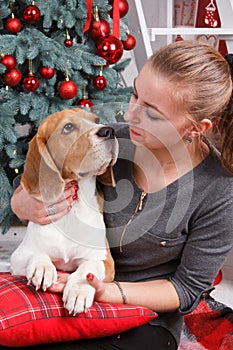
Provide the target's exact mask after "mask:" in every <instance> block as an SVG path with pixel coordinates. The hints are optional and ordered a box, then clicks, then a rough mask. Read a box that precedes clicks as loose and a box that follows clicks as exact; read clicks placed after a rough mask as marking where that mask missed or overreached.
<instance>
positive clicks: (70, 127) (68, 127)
mask: <svg viewBox="0 0 233 350" xmlns="http://www.w3.org/2000/svg"><path fill="white" fill-rule="evenodd" d="M75 129H76V127H75V125H74V124H72V123H67V124H66V125H65V126H64V127H63V129H62V134H69V133H71V132H72V131H74V130H75Z"/></svg>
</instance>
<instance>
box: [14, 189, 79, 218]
mask: <svg viewBox="0 0 233 350" xmlns="http://www.w3.org/2000/svg"><path fill="white" fill-rule="evenodd" d="M76 193H77V187H75V185H74V184H73V183H71V182H69V183H68V184H67V185H66V189H65V191H64V194H62V196H61V197H60V198H59V199H58V201H57V202H56V203H54V204H53V207H54V209H55V213H54V214H53V215H48V211H47V207H46V205H45V204H44V203H43V202H42V201H39V200H38V199H36V198H33V197H32V196H30V195H29V194H28V193H27V192H26V191H25V190H24V189H23V188H22V186H19V187H18V188H17V189H16V190H15V192H14V193H13V196H12V198H11V208H12V211H13V212H14V213H15V215H16V216H18V218H20V219H21V220H23V221H33V222H36V223H38V224H41V225H45V224H49V223H50V222H51V221H56V220H58V219H60V218H61V217H63V216H64V215H65V214H66V213H67V211H69V210H70V209H71V206H72V202H73V201H74V200H75V199H77V195H76Z"/></svg>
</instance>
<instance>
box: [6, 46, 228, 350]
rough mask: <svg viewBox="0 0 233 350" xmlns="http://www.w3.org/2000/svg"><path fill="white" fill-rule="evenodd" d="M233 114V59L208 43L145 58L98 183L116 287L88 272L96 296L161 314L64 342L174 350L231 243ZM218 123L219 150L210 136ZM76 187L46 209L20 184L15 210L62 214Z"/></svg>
mask: <svg viewBox="0 0 233 350" xmlns="http://www.w3.org/2000/svg"><path fill="white" fill-rule="evenodd" d="M232 112H233V103H232V80H231V74H230V67H229V64H228V62H227V61H226V60H225V59H224V58H223V57H222V55H221V54H219V53H218V52H217V51H215V50H214V49H213V48H212V47H211V46H209V45H206V44H204V43H201V42H198V41H183V42H178V43H173V44H170V45H168V46H166V47H164V48H162V49H160V50H159V51H157V52H156V53H155V54H154V55H153V56H152V57H151V58H150V59H149V60H148V61H147V62H146V64H145V65H144V67H143V68H142V70H141V72H140V73H139V75H138V77H137V78H136V79H135V82H134V91H133V95H132V97H131V100H130V103H129V108H128V111H127V112H126V114H125V121H126V122H127V123H120V124H116V125H114V128H115V130H116V135H117V137H118V140H119V144H120V152H119V158H118V161H117V163H116V165H115V168H114V173H115V177H116V182H117V186H116V188H112V187H107V186H102V187H103V191H104V194H105V222H106V226H107V234H108V240H109V244H110V246H111V251H112V255H113V257H114V260H115V264H116V280H117V281H120V288H118V287H119V285H118V286H117V285H116V284H115V283H103V282H101V281H98V280H97V279H96V277H95V276H93V275H88V276H87V280H88V282H89V283H90V284H91V285H93V286H94V287H95V288H96V295H95V298H96V300H98V301H105V302H113V303H114V302H117V303H119V302H123V301H124V302H125V301H126V302H127V303H129V304H134V305H143V306H147V307H149V308H151V309H153V310H155V311H156V312H157V313H158V314H159V317H158V318H157V319H155V320H154V321H152V322H151V323H150V324H147V325H145V326H142V327H138V328H135V329H133V330H131V331H128V332H126V333H123V334H121V335H120V336H118V337H117V336H112V337H108V338H105V339H94V340H85V341H78V342H73V343H69V344H64V345H63V347H62V346H61V345H60V347H59V349H75V348H76V347H77V348H78V349H95V350H97V349H107V350H111V349H127V350H129V349H134V350H137V349H142V348H143V347H144V348H146V349H148V350H149V349H153V350H155V349H158V350H164V349H177V346H178V344H179V337H180V332H181V328H182V321H183V315H184V314H186V313H189V312H191V311H192V310H193V309H194V308H195V306H196V305H197V304H198V302H199V301H200V299H201V298H203V297H207V296H208V294H209V293H210V292H211V290H212V284H213V280H214V278H215V276H216V275H217V273H218V271H219V269H220V268H221V266H222V264H223V262H224V260H225V258H226V256H227V253H228V252H229V251H230V250H231V248H232V244H233V232H232V212H233V201H232V198H233V177H232V174H233V113H232ZM213 123H214V124H215V128H218V130H219V132H220V134H221V142H222V145H221V155H220V154H219V152H218V151H216V149H215V148H214V147H213V146H212V145H211V143H210V142H209V141H208V137H207V135H208V134H209V133H210V131H211V128H212V125H213ZM75 190H76V188H74V186H73V185H70V186H69V188H67V189H66V191H65V197H66V198H65V199H61V200H60V201H59V202H58V203H54V208H55V211H56V213H55V214H54V215H51V216H47V210H46V208H44V206H43V203H40V202H39V201H37V200H35V199H32V198H30V197H29V196H28V195H27V194H26V193H25V192H24V191H23V190H22V189H21V188H20V187H19V188H18V189H17V190H16V192H15V194H14V195H13V197H12V209H13V211H14V212H15V213H16V214H17V215H18V216H19V217H20V218H21V219H27V220H33V221H36V222H39V223H41V224H46V223H48V222H50V221H51V220H57V219H58V218H60V217H61V216H63V215H65V213H66V212H67V210H68V207H69V206H70V205H72V200H73V199H75V198H76V195H75ZM72 197H73V199H72ZM63 279H66V276H63ZM63 282H64V283H65V280H62V279H61V280H60V284H58V285H57V287H56V288H57V289H58V290H62V288H63ZM56 346H57V345H56ZM52 348H53V347H52V346H51V349H52ZM56 349H58V347H56Z"/></svg>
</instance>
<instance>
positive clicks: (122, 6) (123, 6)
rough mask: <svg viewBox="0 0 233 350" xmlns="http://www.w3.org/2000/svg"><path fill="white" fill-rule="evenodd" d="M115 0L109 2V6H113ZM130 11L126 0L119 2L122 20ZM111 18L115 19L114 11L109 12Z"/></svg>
mask: <svg viewBox="0 0 233 350" xmlns="http://www.w3.org/2000/svg"><path fill="white" fill-rule="evenodd" d="M113 3H114V0H109V4H110V5H111V6H113ZM128 10H129V4H128V2H127V1H126V0H119V14H120V18H122V17H124V16H125V15H126V14H127V12H128ZM109 14H110V16H111V17H113V9H111V11H110V12H109Z"/></svg>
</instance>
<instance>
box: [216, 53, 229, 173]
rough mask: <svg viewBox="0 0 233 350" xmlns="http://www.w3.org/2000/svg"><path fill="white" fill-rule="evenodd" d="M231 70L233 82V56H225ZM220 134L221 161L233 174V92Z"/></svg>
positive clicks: (223, 116)
mask: <svg viewBox="0 0 233 350" xmlns="http://www.w3.org/2000/svg"><path fill="white" fill-rule="evenodd" d="M225 59H226V61H227V62H228V64H229V66H230V70H231V77H232V80H233V54H229V55H226V56H225ZM218 128H219V133H220V135H221V160H222V164H223V166H224V168H225V169H226V170H227V171H228V172H230V173H231V174H233V91H232V95H231V98H230V100H229V103H228V105H227V106H226V108H225V110H224V111H223V114H222V117H221V118H220V120H219V125H218Z"/></svg>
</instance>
